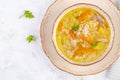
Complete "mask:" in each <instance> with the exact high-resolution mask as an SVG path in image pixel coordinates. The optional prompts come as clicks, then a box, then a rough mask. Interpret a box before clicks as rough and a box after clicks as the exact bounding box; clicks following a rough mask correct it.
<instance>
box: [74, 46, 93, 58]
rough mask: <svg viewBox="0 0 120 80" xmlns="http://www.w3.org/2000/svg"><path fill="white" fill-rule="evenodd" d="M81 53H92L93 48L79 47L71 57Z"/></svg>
mask: <svg viewBox="0 0 120 80" xmlns="http://www.w3.org/2000/svg"><path fill="white" fill-rule="evenodd" d="M82 51H86V52H93V51H94V49H93V48H84V47H79V48H78V49H77V50H76V51H75V52H74V55H73V57H75V56H77V55H80V54H81V52H82Z"/></svg>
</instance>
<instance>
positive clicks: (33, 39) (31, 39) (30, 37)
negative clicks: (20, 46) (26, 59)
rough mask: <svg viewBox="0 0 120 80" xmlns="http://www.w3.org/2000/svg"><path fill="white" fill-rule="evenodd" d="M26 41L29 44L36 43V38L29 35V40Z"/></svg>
mask: <svg viewBox="0 0 120 80" xmlns="http://www.w3.org/2000/svg"><path fill="white" fill-rule="evenodd" d="M26 41H27V42H28V43H31V42H32V41H35V36H34V35H29V36H28V37H27V38H26Z"/></svg>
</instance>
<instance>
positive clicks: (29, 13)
mask: <svg viewBox="0 0 120 80" xmlns="http://www.w3.org/2000/svg"><path fill="white" fill-rule="evenodd" d="M23 16H24V17H26V18H28V19H32V18H34V15H33V13H32V12H30V11H29V10H25V11H24V14H23V15H21V16H20V17H19V19H20V18H21V17H23Z"/></svg>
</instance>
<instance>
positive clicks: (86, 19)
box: [55, 7, 111, 63]
mask: <svg viewBox="0 0 120 80" xmlns="http://www.w3.org/2000/svg"><path fill="white" fill-rule="evenodd" d="M110 38H111V31H110V26H109V24H108V22H107V20H106V19H105V17H104V16H102V15H101V14H100V13H99V12H97V11H96V10H94V9H91V8H85V7H83V8H75V9H73V10H71V11H69V12H68V13H66V14H65V15H64V16H63V17H62V18H61V19H60V21H59V23H58V25H57V28H56V31H55V40H56V45H57V47H58V49H59V51H60V53H61V54H62V55H64V57H66V58H67V59H69V60H70V61H73V62H77V63H88V62H93V61H95V60H97V59H99V58H100V57H101V56H102V55H103V54H104V53H105V52H106V50H107V48H108V45H109V43H110Z"/></svg>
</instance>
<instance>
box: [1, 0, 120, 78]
mask: <svg viewBox="0 0 120 80" xmlns="http://www.w3.org/2000/svg"><path fill="white" fill-rule="evenodd" d="M53 1H54V0H0V80H80V78H84V79H85V80H109V79H107V78H106V77H105V76H106V71H104V72H102V73H99V74H97V75H92V76H83V77H81V76H73V75H70V74H67V73H65V72H62V71H60V70H58V69H57V68H56V67H54V66H53V65H52V64H51V62H50V61H49V60H48V58H47V57H46V55H45V54H44V52H43V51H42V47H41V43H40V37H39V36H40V35H39V29H40V27H39V26H40V22H41V20H42V17H43V15H44V13H45V11H46V9H47V7H48V6H49V5H50V4H51V3H52V2H53ZM115 1H119V0H115ZM119 2H120V1H119ZM117 4H119V3H118V2H117ZM24 10H30V11H32V12H33V14H34V15H35V18H34V19H31V20H29V19H26V18H21V19H18V17H19V16H20V15H21V14H23V11H24ZM29 34H33V35H35V36H36V41H35V42H32V43H31V44H28V43H27V42H26V37H27V36H28V35H29Z"/></svg>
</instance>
